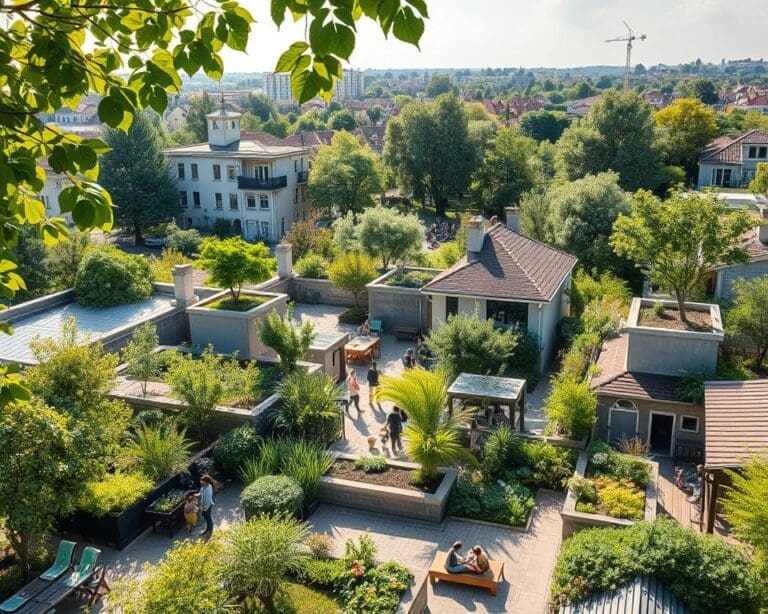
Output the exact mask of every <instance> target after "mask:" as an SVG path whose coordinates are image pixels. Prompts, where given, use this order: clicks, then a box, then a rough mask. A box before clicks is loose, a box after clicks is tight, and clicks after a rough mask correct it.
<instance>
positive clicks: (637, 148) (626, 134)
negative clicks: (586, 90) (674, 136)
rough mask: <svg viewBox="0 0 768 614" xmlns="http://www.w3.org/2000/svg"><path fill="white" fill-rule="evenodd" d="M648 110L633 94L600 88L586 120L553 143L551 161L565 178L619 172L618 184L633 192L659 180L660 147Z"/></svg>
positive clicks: (656, 185) (649, 107)
mask: <svg viewBox="0 0 768 614" xmlns="http://www.w3.org/2000/svg"><path fill="white" fill-rule="evenodd" d="M657 141H658V139H657V137H656V126H655V124H654V120H653V108H652V107H651V105H649V104H648V103H647V102H645V101H644V100H643V99H642V98H641V97H640V96H639V95H638V94H636V93H634V92H612V91H611V92H606V93H605V94H604V95H603V97H602V99H601V100H600V101H599V102H597V103H596V104H595V105H594V106H593V107H592V109H591V110H590V112H589V114H588V115H587V117H586V118H584V119H583V120H581V121H580V122H579V123H577V124H575V125H573V126H571V127H570V128H568V129H567V130H566V131H565V132H563V135H562V136H561V137H560V140H559V141H558V142H557V164H558V168H559V171H560V173H561V174H562V175H563V177H564V178H565V179H567V180H569V181H573V180H575V179H580V178H581V177H584V176H585V175H589V174H592V175H596V174H598V173H602V172H605V171H610V170H612V171H615V172H617V173H618V174H619V185H620V186H621V187H622V188H623V189H625V190H627V191H629V192H634V191H635V190H638V189H640V188H646V189H649V190H652V189H655V188H656V187H658V186H659V184H660V183H661V181H662V179H663V176H662V164H661V150H660V147H659V144H658V142H657Z"/></svg>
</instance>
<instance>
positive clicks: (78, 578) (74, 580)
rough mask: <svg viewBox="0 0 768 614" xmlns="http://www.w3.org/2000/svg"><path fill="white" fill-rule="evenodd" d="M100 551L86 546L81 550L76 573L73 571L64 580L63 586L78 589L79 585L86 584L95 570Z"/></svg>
mask: <svg viewBox="0 0 768 614" xmlns="http://www.w3.org/2000/svg"><path fill="white" fill-rule="evenodd" d="M100 554H101V550H99V549H98V548H93V547H91V546H88V547H86V548H85V550H83V553H82V554H81V555H80V564H79V565H78V567H77V570H76V571H73V572H72V573H71V574H70V576H69V577H68V578H67V579H66V580H64V585H65V586H68V587H70V588H79V587H80V585H81V584H83V583H84V582H86V581H87V580H88V579H89V578H90V577H91V576H92V575H93V572H94V571H95V569H96V561H97V560H98V559H99V555H100Z"/></svg>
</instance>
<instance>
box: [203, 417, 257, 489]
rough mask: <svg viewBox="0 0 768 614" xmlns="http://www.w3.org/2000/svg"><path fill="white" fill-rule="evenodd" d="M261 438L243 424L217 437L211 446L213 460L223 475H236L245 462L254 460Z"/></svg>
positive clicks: (252, 429)
mask: <svg viewBox="0 0 768 614" xmlns="http://www.w3.org/2000/svg"><path fill="white" fill-rule="evenodd" d="M260 444H261V437H260V436H259V434H258V433H257V432H256V429H254V428H253V427H252V426H250V425H247V424H244V425H242V426H238V427H237V428H234V429H232V430H231V431H229V432H228V433H226V434H224V435H222V436H221V437H219V439H218V440H217V441H216V443H215V444H214V445H213V460H214V461H215V462H216V465H218V467H219V469H221V470H222V471H223V472H224V474H225V475H227V476H230V477H233V476H236V475H238V473H239V472H240V470H241V469H242V467H243V465H244V463H245V461H246V460H247V459H249V458H256V455H257V454H258V451H259V445H260Z"/></svg>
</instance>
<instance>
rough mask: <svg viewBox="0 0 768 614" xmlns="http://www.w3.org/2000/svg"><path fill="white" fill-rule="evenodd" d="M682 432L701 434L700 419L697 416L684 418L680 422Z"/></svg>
mask: <svg viewBox="0 0 768 614" xmlns="http://www.w3.org/2000/svg"><path fill="white" fill-rule="evenodd" d="M680 430H681V431H687V432H689V433H698V432H699V419H698V418H697V417H696V416H683V419H682V421H681V422H680Z"/></svg>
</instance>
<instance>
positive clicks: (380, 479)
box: [328, 458, 442, 494]
mask: <svg viewBox="0 0 768 614" xmlns="http://www.w3.org/2000/svg"><path fill="white" fill-rule="evenodd" d="M413 472H414V470H413V469H406V468H403V467H394V466H392V465H389V464H388V465H387V469H386V470H385V471H382V472H370V473H366V472H365V471H364V470H363V469H358V468H356V467H355V462H354V461H352V460H346V459H341V458H340V459H337V460H336V462H335V463H333V466H332V467H331V470H330V471H329V472H328V475H329V476H331V477H334V478H339V479H341V480H351V481H353V482H363V483H365V484H376V485H379V486H389V487H391V488H403V489H405V490H413V491H415V492H426V493H430V494H434V493H435V492H437V489H438V487H439V486H440V482H442V478H441V479H440V480H439V481H438V482H436V483H433V484H425V485H416V484H413V483H412V482H411V478H412V477H413Z"/></svg>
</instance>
